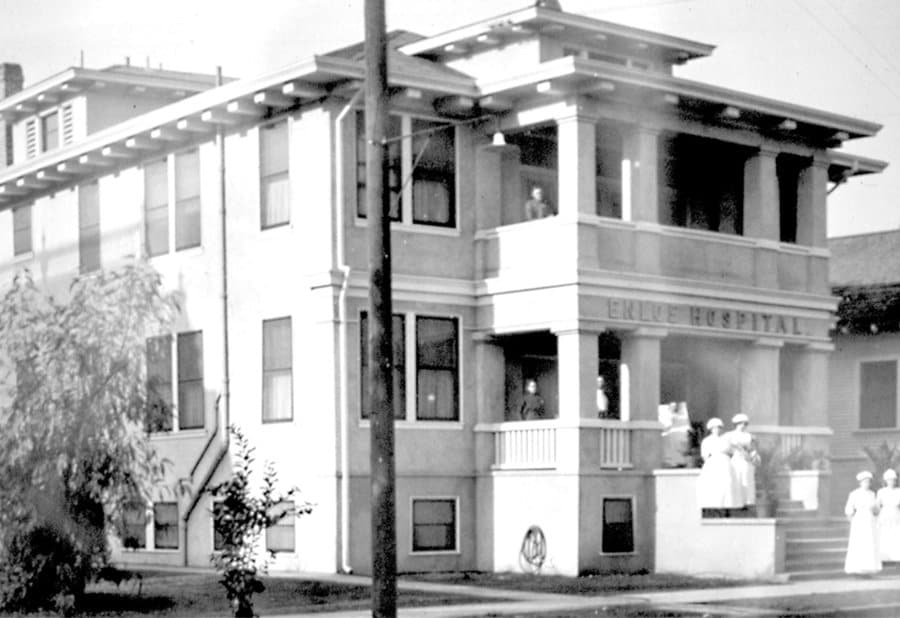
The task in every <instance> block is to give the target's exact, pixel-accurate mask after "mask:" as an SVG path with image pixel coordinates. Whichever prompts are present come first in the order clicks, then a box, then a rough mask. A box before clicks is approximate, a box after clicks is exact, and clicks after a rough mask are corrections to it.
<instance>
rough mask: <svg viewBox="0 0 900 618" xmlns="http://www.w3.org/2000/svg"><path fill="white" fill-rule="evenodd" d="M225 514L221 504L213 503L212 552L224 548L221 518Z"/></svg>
mask: <svg viewBox="0 0 900 618" xmlns="http://www.w3.org/2000/svg"><path fill="white" fill-rule="evenodd" d="M224 514H225V509H224V507H223V506H222V503H221V502H214V503H213V512H212V523H213V551H221V550H222V549H223V548H224V547H225V536H224V535H223V534H222V525H221V523H220V521H221V518H222V517H223V516H224Z"/></svg>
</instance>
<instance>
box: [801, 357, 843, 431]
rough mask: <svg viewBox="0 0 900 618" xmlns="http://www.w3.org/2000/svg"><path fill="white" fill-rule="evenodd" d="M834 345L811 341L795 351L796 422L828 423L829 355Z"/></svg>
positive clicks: (812, 424)
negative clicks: (811, 342)
mask: <svg viewBox="0 0 900 618" xmlns="http://www.w3.org/2000/svg"><path fill="white" fill-rule="evenodd" d="M833 348H834V346H833V345H832V344H828V343H822V344H809V345H807V346H805V347H804V348H803V349H802V350H800V351H798V352H796V353H795V354H794V363H793V365H794V366H793V376H792V378H793V379H792V381H791V383H792V386H793V388H792V390H793V398H794V401H793V410H794V425H798V426H801V427H825V426H827V425H828V388H827V384H828V355H829V353H830V352H831V350H832V349H833Z"/></svg>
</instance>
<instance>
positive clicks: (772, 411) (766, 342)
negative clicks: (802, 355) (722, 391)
mask: <svg viewBox="0 0 900 618" xmlns="http://www.w3.org/2000/svg"><path fill="white" fill-rule="evenodd" d="M781 346H782V342H781V341H778V340H775V339H757V340H756V341H754V342H753V343H750V344H748V345H747V347H746V348H745V349H744V350H743V351H742V353H741V388H740V408H739V410H740V412H743V413H744V414H746V415H747V416H749V417H750V422H751V423H752V424H753V425H778V424H779V421H780V414H779V405H778V397H779V388H780V371H779V367H780V362H781Z"/></svg>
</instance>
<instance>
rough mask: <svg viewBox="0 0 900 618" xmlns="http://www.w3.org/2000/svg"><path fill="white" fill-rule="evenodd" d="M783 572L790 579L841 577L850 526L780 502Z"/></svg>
mask: <svg viewBox="0 0 900 618" xmlns="http://www.w3.org/2000/svg"><path fill="white" fill-rule="evenodd" d="M776 517H777V518H778V523H779V524H780V526H781V527H782V529H783V530H784V534H785V549H784V571H785V574H786V575H787V576H788V578H789V579H791V580H802V579H818V578H825V577H835V576H842V575H843V574H844V557H845V556H846V553H847V537H848V534H849V531H850V526H849V524H848V522H847V520H846V518H844V517H821V516H819V515H818V513H817V512H816V511H809V510H806V509H804V508H803V505H802V503H800V502H796V501H786V502H780V503H779V506H778V512H777V513H776Z"/></svg>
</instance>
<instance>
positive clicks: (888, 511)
mask: <svg viewBox="0 0 900 618" xmlns="http://www.w3.org/2000/svg"><path fill="white" fill-rule="evenodd" d="M882 478H883V479H884V487H882V488H881V489H879V490H878V493H877V494H876V496H875V500H876V502H877V504H878V553H879V555H880V556H881V561H882V562H900V487H897V472H896V471H895V470H893V469H891V468H888V469H887V470H886V471H885V473H884V476H883V477H882Z"/></svg>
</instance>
